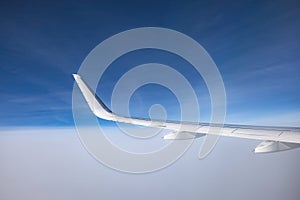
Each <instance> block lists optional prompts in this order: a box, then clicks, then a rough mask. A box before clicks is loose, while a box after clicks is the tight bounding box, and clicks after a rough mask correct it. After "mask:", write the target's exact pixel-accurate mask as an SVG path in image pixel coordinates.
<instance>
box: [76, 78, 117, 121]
mask: <svg viewBox="0 0 300 200" xmlns="http://www.w3.org/2000/svg"><path fill="white" fill-rule="evenodd" d="M73 77H74V79H75V81H76V83H77V85H78V87H79V89H80V91H81V93H82V95H83V97H84V98H85V100H86V102H87V103H88V105H89V107H90V109H91V111H92V112H93V113H94V114H95V115H96V116H97V117H100V118H102V119H106V120H113V118H114V114H113V113H112V112H111V110H109V109H108V108H107V107H106V106H105V104H104V103H103V102H102V101H101V99H100V98H99V97H98V96H97V95H96V94H95V92H94V91H93V90H92V89H91V88H90V87H89V86H88V85H87V84H86V83H85V82H84V80H83V79H82V78H81V76H79V75H78V74H73Z"/></svg>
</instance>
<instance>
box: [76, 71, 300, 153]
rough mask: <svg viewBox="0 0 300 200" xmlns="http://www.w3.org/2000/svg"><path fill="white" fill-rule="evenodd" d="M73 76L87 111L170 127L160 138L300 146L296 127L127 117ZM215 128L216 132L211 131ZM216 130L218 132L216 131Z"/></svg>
mask: <svg viewBox="0 0 300 200" xmlns="http://www.w3.org/2000/svg"><path fill="white" fill-rule="evenodd" d="M73 77H74V79H75V81H76V83H77V85H78V87H79V89H80V91H81V92H82V94H83V96H84V98H85V100H86V102H87V103H88V105H89V107H90V109H91V111H92V112H93V113H94V114H95V115H96V116H97V117H99V118H101V119H104V120H110V121H115V122H123V123H129V124H135V125H141V126H149V127H156V128H164V129H169V130H171V132H170V133H168V134H166V135H165V136H164V137H163V138H164V139H166V140H180V139H194V138H197V137H201V136H204V135H207V134H215V135H219V134H220V133H221V134H220V135H221V136H230V137H238V138H246V139H256V140H263V142H262V143H260V144H259V145H258V146H257V147H256V148H255V149H254V152H255V153H267V152H277V151H284V150H290V149H294V148H297V147H300V128H289V127H285V128H279V127H262V126H246V125H245V126H244V125H218V124H201V123H200V124H196V123H188V122H176V121H159V120H150V119H143V118H130V117H124V116H120V115H117V114H115V113H113V112H112V111H111V110H110V109H108V108H107V107H106V106H105V104H104V103H103V102H102V101H101V100H100V98H99V97H98V96H97V95H96V94H95V92H94V91H93V90H92V89H91V88H90V87H89V86H88V85H87V84H86V83H85V82H84V80H83V79H82V78H81V77H80V76H79V75H78V74H73ZM214 130H217V131H214ZM219 131H220V132H219Z"/></svg>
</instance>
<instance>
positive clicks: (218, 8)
mask: <svg viewBox="0 0 300 200" xmlns="http://www.w3.org/2000/svg"><path fill="white" fill-rule="evenodd" d="M0 4H1V5H0V16H1V17H0V27H1V32H0V43H1V46H0V69H1V75H0V78H1V83H2V84H1V86H0V94H1V99H2V101H1V105H0V110H1V113H0V126H72V125H73V119H72V110H71V93H72V87H73V79H72V76H71V74H72V73H74V72H77V70H78V69H79V67H80V65H81V62H82V61H83V60H84V58H85V57H86V56H87V54H88V53H89V52H90V51H91V50H92V49H93V48H94V47H95V46H96V45H97V44H99V43H100V42H101V41H103V40H105V39H106V38H108V37H110V36H112V35H114V34H116V33H119V32H121V31H124V30H127V29H131V28H137V27H144V26H158V27H165V28H171V29H174V30H177V31H180V32H183V33H185V34H187V35H188V36H190V37H192V38H194V39H195V40H197V41H198V42H199V43H200V44H201V45H203V46H204V48H205V49H206V50H207V51H208V53H209V54H210V55H211V57H212V58H213V59H214V61H215V62H216V64H217V66H218V68H219V70H220V72H221V74H222V76H223V79H224V83H225V87H226V92H227V100H228V105H227V106H228V112H227V122H230V123H242V122H244V123H250V124H251V123H252V124H255V123H256V124H263V122H267V124H275V125H276V123H277V122H279V125H294V126H296V125H297V124H298V125H299V118H298V117H299V116H300V104H299V102H300V93H299V89H300V84H299V83H300V76H299V75H300V68H299V66H300V56H299V52H300V38H299V35H300V14H299V13H300V11H299V3H298V2H297V1H243V2H239V1H227V2H226V3H225V2H217V1H209V2H198V1H184V2H180V1H170V2H168V1H149V2H141V1H132V2H123V1H120V2H113V1H107V2H104V1H103V2H98V1H97V2H96V1H95V2H94V1H76V2H75V1H60V2H57V3H55V2H52V1H48V2H47V1H43V2H40V1H36V2H35V1H32V2H31V1H26V2H23V1H6V2H1V3H0ZM147 62H159V63H164V64H168V65H170V66H172V67H174V68H175V69H177V70H179V71H180V72H181V73H183V74H185V75H186V76H187V77H188V78H189V80H190V81H191V83H192V85H194V86H195V85H201V84H203V83H202V82H201V77H200V78H199V77H197V76H193V74H194V73H193V71H192V70H191V69H190V68H191V67H190V66H188V64H187V63H186V62H184V61H183V60H180V59H179V58H178V57H176V56H174V55H172V54H168V53H165V52H159V51H150V50H148V51H138V52H134V53H132V54H130V55H127V57H126V56H123V57H121V58H120V59H118V60H116V62H115V63H113V66H112V67H111V69H110V72H109V73H107V76H106V79H107V80H111V79H113V78H112V77H114V78H117V77H118V76H120V75H122V73H124V72H125V71H126V70H128V69H130V68H131V67H133V66H135V65H137V64H143V63H147ZM119 66H123V68H122V70H120V69H121V68H120V67H119ZM111 86H113V83H112V84H111ZM201 87H202V86H201ZM202 88H204V89H203V90H199V91H200V92H199V93H198V94H197V95H198V97H199V99H200V103H201V97H202V98H203V99H204V100H203V101H207V98H208V97H207V96H208V93H207V91H206V93H205V87H204V86H203V87H202ZM160 89H161V90H160ZM160 89H159V88H157V86H153V87H148V88H144V90H142V89H141V90H140V91H137V93H136V94H135V96H134V97H133V98H132V104H133V105H135V106H134V107H133V110H132V113H133V115H140V116H144V115H146V114H147V112H146V111H147V109H148V108H149V106H150V105H151V104H152V103H155V102H157V96H159V95H161V94H166V97H165V98H164V99H170V102H173V103H174V100H172V99H173V98H174V96H171V95H169V96H168V95H167V92H166V91H165V90H163V89H162V88H160ZM111 90H112V87H107V89H106V90H101V92H99V91H98V92H99V93H100V96H101V98H102V99H103V100H104V101H105V102H106V103H108V104H109V101H110V92H111ZM155 90H156V91H159V92H156V95H155V93H153V92H152V93H151V91H155ZM201 91H203V92H201ZM147 94H151V95H148V96H147ZM158 103H162V104H163V105H165V102H158ZM175 103H176V102H175ZM203 105H204V106H202V107H203V110H202V111H203V112H202V113H204V115H203V116H204V118H203V119H204V121H205V120H206V121H207V120H208V119H209V118H208V117H207V116H208V115H209V114H208V113H209V108H208V107H207V106H205V103H203ZM207 105H208V104H207ZM165 106H166V107H167V109H168V105H165ZM143 107H144V108H145V109H144V108H143ZM134 108H135V109H136V110H135V109H134ZM169 118H176V114H174V116H169ZM280 122H281V123H280Z"/></svg>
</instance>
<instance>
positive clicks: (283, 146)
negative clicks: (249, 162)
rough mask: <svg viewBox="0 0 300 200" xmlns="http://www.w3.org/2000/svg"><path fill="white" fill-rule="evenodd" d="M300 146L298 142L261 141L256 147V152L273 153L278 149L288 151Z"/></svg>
mask: <svg viewBox="0 0 300 200" xmlns="http://www.w3.org/2000/svg"><path fill="white" fill-rule="evenodd" d="M298 147H300V144H297V143H288V142H278V141H264V142H262V143H260V144H259V145H258V146H257V147H256V148H255V149H254V152H255V153H271V152H277V151H286V150H290V149H295V148H298Z"/></svg>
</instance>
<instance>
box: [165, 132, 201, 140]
mask: <svg viewBox="0 0 300 200" xmlns="http://www.w3.org/2000/svg"><path fill="white" fill-rule="evenodd" d="M202 136H205V134H201V133H192V132H186V131H180V132H176V131H172V132H171V133H168V134H166V135H165V136H164V137H163V138H164V139H165V140H189V139H195V138H198V137H202Z"/></svg>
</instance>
